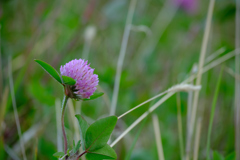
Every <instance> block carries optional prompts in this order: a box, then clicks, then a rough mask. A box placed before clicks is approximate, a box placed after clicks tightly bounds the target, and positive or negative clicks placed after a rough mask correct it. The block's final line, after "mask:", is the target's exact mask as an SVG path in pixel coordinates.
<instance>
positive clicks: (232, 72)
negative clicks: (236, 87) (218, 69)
mask: <svg viewBox="0 0 240 160" xmlns="http://www.w3.org/2000/svg"><path fill="white" fill-rule="evenodd" d="M224 70H225V71H226V72H227V73H228V74H230V75H231V76H233V77H234V78H236V79H237V80H238V81H240V75H239V74H236V73H235V72H234V71H233V70H232V69H231V68H229V67H226V66H225V67H224Z"/></svg>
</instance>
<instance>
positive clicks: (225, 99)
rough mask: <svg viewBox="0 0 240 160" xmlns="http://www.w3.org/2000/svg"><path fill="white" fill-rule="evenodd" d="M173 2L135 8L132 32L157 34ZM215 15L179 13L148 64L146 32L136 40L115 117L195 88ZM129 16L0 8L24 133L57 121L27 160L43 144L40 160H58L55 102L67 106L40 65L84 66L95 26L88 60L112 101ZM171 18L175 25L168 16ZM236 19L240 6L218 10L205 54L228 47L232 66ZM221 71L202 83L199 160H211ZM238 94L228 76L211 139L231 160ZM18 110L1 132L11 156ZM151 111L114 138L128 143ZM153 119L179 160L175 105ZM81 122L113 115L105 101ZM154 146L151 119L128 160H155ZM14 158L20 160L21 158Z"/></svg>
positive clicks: (77, 8)
mask: <svg viewBox="0 0 240 160" xmlns="http://www.w3.org/2000/svg"><path fill="white" fill-rule="evenodd" d="M165 2H166V1H163V0H150V1H137V5H136V10H135V13H134V16H133V22H132V24H133V25H135V26H138V25H145V26H147V27H149V28H150V27H151V26H152V24H153V22H154V20H155V19H156V17H157V14H158V13H159V12H160V11H161V9H162V8H163V6H164V4H165ZM207 5H208V2H203V1H199V6H198V10H197V11H196V13H195V14H189V13H187V12H185V11H184V10H182V9H181V8H180V9H179V10H177V11H176V14H175V15H174V17H173V18H172V20H171V22H170V23H169V25H168V26H167V28H166V29H165V31H164V32H163V34H162V36H161V38H160V39H157V41H156V43H157V45H156V47H154V48H150V50H147V51H146V52H148V54H147V55H145V53H141V54H140V55H139V52H138V51H139V50H138V49H139V48H140V47H141V46H140V45H141V44H142V42H144V41H145V40H146V39H147V37H146V36H147V35H146V34H145V33H142V32H135V31H131V32H130V36H129V41H128V47H127V50H126V56H125V60H124V63H123V70H122V76H121V81H120V88H119V94H118V103H117V108H116V115H117V116H119V115H121V114H122V113H125V112H126V111H127V110H129V109H131V108H132V107H134V106H136V105H138V104H140V103H142V102H143V101H145V100H147V99H149V98H151V97H153V96H154V95H156V94H158V93H159V92H161V91H164V90H166V89H167V88H169V87H171V86H172V85H174V84H177V83H179V82H181V81H182V80H184V79H185V78H187V76H188V73H189V72H190V70H191V68H192V66H193V64H194V63H196V62H198V58H199V51H200V47H201V42H202V37H203V36H202V35H203V31H204V24H205V20H206V13H207V7H206V6H207ZM128 6H129V1H127V0H122V1H118V0H114V1H101V2H100V1H96V0H91V1H76V0H72V1H46V0H42V1H30V0H26V1H24V2H22V1H14V0H5V1H1V2H0V22H1V26H2V29H1V51H2V54H1V58H2V73H3V75H4V77H3V88H5V87H6V86H9V83H8V76H7V75H8V74H7V73H8V67H7V59H8V56H9V55H11V56H12V57H13V62H14V63H13V64H12V65H13V81H14V88H15V96H16V103H17V108H18V112H19V119H20V124H21V129H22V132H23V133H25V132H26V131H27V130H28V129H30V128H31V127H32V126H34V125H35V124H38V123H39V122H40V123H41V122H42V123H44V121H45V120H46V118H47V117H49V118H50V121H49V123H47V124H46V125H44V131H43V132H40V133H38V134H36V135H34V138H33V139H32V141H30V143H31V144H30V146H33V147H27V148H26V154H27V157H28V159H32V158H33V155H34V153H35V149H36V148H35V147H34V146H35V145H36V141H35V138H37V139H38V153H37V156H38V159H46V160H47V159H56V158H54V157H52V154H53V153H54V152H56V151H57V138H56V137H57V129H56V117H55V115H56V114H55V99H56V98H62V97H63V92H62V90H63V89H62V87H61V86H60V85H59V84H57V83H56V82H55V81H54V80H53V79H51V78H50V76H49V75H47V74H46V73H44V71H42V70H41V68H40V67H39V66H38V65H37V64H35V63H34V61H33V59H35V58H37V59H41V60H43V61H46V62H48V63H49V64H51V65H52V66H54V67H55V68H56V69H57V70H59V67H60V65H62V64H64V63H66V62H67V61H69V60H71V59H75V58H81V57H82V52H83V48H84V36H83V35H84V31H85V29H86V27H88V26H89V25H93V26H95V27H96V30H97V32H96V36H95V37H94V39H93V41H92V43H91V47H90V50H89V55H88V57H89V58H88V60H89V62H90V63H91V66H92V67H93V68H95V73H97V74H98V75H99V80H100V86H101V88H102V89H103V90H104V91H105V92H106V95H108V96H109V98H110V100H111V99H112V95H113V86H114V77H115V74H116V64H117V59H118V56H119V51H120V46H121V39H122V36H123V30H124V26H125V22H126V16H127V9H128ZM165 15H166V18H168V17H167V16H168V15H167V14H165ZM234 17H235V2H234V1H233V0H231V1H216V4H215V8H214V12H213V19H212V28H211V34H210V39H209V43H208V48H207V54H210V53H213V52H214V51H216V50H218V49H219V48H221V47H226V51H225V52H224V53H223V54H222V55H220V56H224V55H225V53H227V52H229V51H231V50H233V49H234V48H235V47H234V38H233V37H234V36H235V31H234V24H235V22H234ZM163 23H164V22H163ZM152 31H153V30H152ZM155 32H158V30H154V32H153V33H152V34H153V35H156V34H157V33H155ZM144 45H147V44H144ZM147 47H149V46H147ZM141 55H144V57H141ZM138 59H141V61H138ZM132 62H134V63H132ZM139 62H141V63H139ZM225 65H226V66H227V67H229V68H230V69H232V70H233V69H234V60H233V58H232V59H230V60H228V61H226V62H225ZM219 70H220V67H219V66H217V67H215V68H214V69H212V70H210V71H208V72H207V76H206V75H203V79H204V78H205V79H206V80H203V82H202V87H203V88H204V90H205V92H200V97H199V98H200V101H199V104H198V105H199V107H200V108H201V107H205V110H204V112H203V117H202V128H201V140H200V148H199V159H205V157H206V155H205V153H206V142H207V131H208V124H209V118H210V113H211V109H210V107H209V106H211V103H212V99H213V95H214V88H215V83H216V78H215V77H217V76H218V74H219ZM234 88H235V87H234V78H233V77H232V76H230V75H228V74H226V73H225V72H223V77H222V82H221V86H220V88H219V94H218V96H219V98H218V103H217V106H216V111H215V118H214V121H213V128H212V135H214V136H213V137H212V139H211V150H216V151H218V152H219V153H221V154H222V155H224V157H226V156H227V155H228V154H230V153H232V152H233V151H234V143H235V139H234V112H233V111H234V110H233V108H234V107H233V106H234V99H233V97H234ZM180 97H181V108H180V109H181V113H182V120H183V135H184V142H185V137H186V132H185V130H186V124H187V123H186V117H187V93H181V96H180ZM0 98H1V97H0ZM75 104H76V102H74V103H73V105H74V106H75ZM11 105H12V104H11V99H10V100H9V101H8V107H7V109H6V114H5V116H4V120H3V121H4V123H2V124H1V128H3V133H2V135H3V140H4V141H3V143H4V144H7V145H8V146H9V147H10V148H13V146H14V145H15V144H16V143H17V142H18V141H19V139H18V136H17V132H16V125H15V120H14V115H13V110H12V107H11ZM150 106H151V105H150ZM76 107H78V106H75V109H76ZM147 109H148V104H146V105H145V106H142V107H141V108H139V109H137V110H134V111H133V112H131V113H129V114H128V115H126V116H125V117H124V118H123V121H124V123H125V125H123V126H121V125H120V124H118V126H117V127H116V131H115V134H114V135H113V138H116V136H115V135H118V134H120V133H122V132H123V131H124V129H126V128H127V127H128V126H129V125H130V124H131V123H132V122H133V121H135V120H136V119H137V118H138V117H139V116H140V115H142V114H143V113H144V112H145V111H146V110H147ZM154 112H155V113H156V114H157V115H158V118H159V121H160V122H161V136H162V145H163V152H164V156H165V159H180V148H179V145H178V143H179V142H178V131H177V107H176V99H175V97H171V98H169V99H168V100H167V101H166V102H164V103H163V104H162V105H161V106H160V107H159V108H158V109H156V111H154ZM81 113H82V114H84V116H86V119H87V120H91V119H94V120H95V119H97V118H99V117H100V116H104V115H108V114H109V109H107V107H106V103H105V101H104V100H103V98H99V99H96V100H94V101H89V102H83V103H82V105H81ZM46 115H47V116H46ZM67 116H68V115H67ZM226 117H228V118H226ZM70 122H71V121H69V122H68V121H67V118H66V125H67V126H66V127H67V129H68V131H67V133H69V140H70V142H71V141H72V138H73V137H70V135H73V133H74V126H73V125H72V124H71V123H70ZM139 127H140V126H137V127H136V128H135V129H134V130H133V131H131V132H130V133H129V134H128V136H129V137H130V140H128V141H125V140H122V141H121V143H118V144H117V145H116V146H115V149H116V150H117V151H118V154H121V155H119V157H125V156H126V155H127V153H128V152H127V151H128V150H129V149H130V144H132V140H131V138H132V139H133V137H134V136H135V134H136V131H137V130H139ZM153 137H154V132H153V128H152V120H151V119H147V120H146V124H145V125H144V127H143V129H142V132H141V133H140V136H139V138H138V141H137V143H136V145H135V147H134V150H133V152H132V156H131V158H130V159H140V158H139V157H141V158H142V159H144V158H145V157H147V159H149V160H151V159H157V158H158V154H157V148H156V144H155V139H154V138H153ZM0 152H1V151H0ZM1 153H2V152H1ZM3 153H4V158H3V159H9V155H8V154H7V153H6V152H5V151H4V152H3ZM173 153H174V154H173ZM16 154H17V155H19V156H21V154H20V153H16ZM145 159H146V158H145Z"/></svg>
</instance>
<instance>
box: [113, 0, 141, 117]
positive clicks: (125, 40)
mask: <svg viewBox="0 0 240 160" xmlns="http://www.w3.org/2000/svg"><path fill="white" fill-rule="evenodd" d="M136 3H137V0H131V2H130V6H129V10H128V15H127V21H126V25H125V28H124V34H123V39H122V45H121V49H120V53H119V57H118V62H117V73H116V76H115V83H114V88H113V98H112V103H111V109H110V115H114V114H115V112H116V107H117V100H118V92H119V86H120V79H121V74H122V66H123V61H124V57H125V54H126V50H127V44H128V38H129V34H130V30H131V24H132V19H133V14H134V10H135V7H136Z"/></svg>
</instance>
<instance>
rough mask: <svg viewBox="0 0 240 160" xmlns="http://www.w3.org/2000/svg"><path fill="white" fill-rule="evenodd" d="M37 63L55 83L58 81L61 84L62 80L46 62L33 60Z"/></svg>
mask: <svg viewBox="0 0 240 160" xmlns="http://www.w3.org/2000/svg"><path fill="white" fill-rule="evenodd" d="M34 61H35V62H37V63H38V64H39V65H40V66H41V67H42V68H43V69H44V70H45V71H46V72H47V73H48V74H49V75H50V76H52V77H53V78H54V79H55V80H56V81H58V82H59V83H60V84H62V80H61V78H60V76H59V73H58V72H57V71H56V70H55V69H54V68H53V67H52V66H51V65H49V64H47V63H46V62H43V61H41V60H37V59H35V60H34Z"/></svg>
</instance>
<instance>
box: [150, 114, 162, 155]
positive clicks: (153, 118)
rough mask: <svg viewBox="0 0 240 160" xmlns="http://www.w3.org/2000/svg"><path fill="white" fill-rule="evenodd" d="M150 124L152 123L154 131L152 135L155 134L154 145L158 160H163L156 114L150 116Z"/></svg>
mask: <svg viewBox="0 0 240 160" xmlns="http://www.w3.org/2000/svg"><path fill="white" fill-rule="evenodd" d="M152 122H153V129H154V133H155V138H156V143H157V151H158V159H159V160H164V153H163V146H162V138H161V130H160V125H159V122H158V116H157V115H156V114H154V115H153V116H152Z"/></svg>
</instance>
